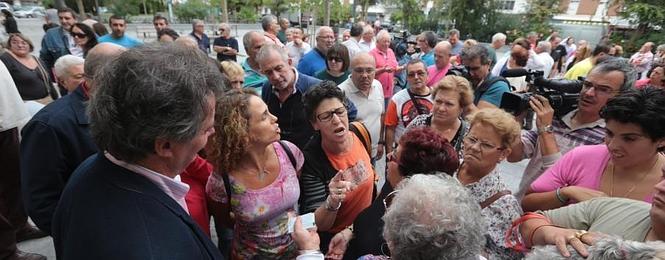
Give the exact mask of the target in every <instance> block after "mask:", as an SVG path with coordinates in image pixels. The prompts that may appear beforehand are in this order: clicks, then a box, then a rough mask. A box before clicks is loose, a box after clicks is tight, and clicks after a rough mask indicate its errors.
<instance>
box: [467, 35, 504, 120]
mask: <svg viewBox="0 0 665 260" xmlns="http://www.w3.org/2000/svg"><path fill="white" fill-rule="evenodd" d="M461 57H462V64H464V67H465V68H466V70H467V71H468V74H469V75H468V77H469V81H470V82H471V87H472V88H473V92H474V93H473V96H474V98H473V104H474V105H475V106H476V107H478V108H498V107H499V106H500V105H501V97H502V96H503V93H504V92H510V86H509V85H508V81H506V79H504V78H502V77H497V76H492V75H491V74H490V64H491V63H492V60H490V57H489V52H488V51H487V48H485V47H483V46H480V45H475V46H472V47H471V48H464V49H463V50H462V54H461Z"/></svg>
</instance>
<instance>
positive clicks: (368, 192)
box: [324, 132, 375, 233]
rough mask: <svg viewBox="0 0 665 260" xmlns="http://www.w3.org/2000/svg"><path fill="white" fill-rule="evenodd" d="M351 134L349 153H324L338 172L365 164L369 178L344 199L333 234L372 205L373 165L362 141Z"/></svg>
mask: <svg viewBox="0 0 665 260" xmlns="http://www.w3.org/2000/svg"><path fill="white" fill-rule="evenodd" d="M349 134H350V135H351V136H353V144H352V145H351V149H350V150H349V151H347V152H344V153H341V154H331V153H328V152H326V151H325V150H324V152H325V153H326V156H327V157H328V161H330V164H332V167H333V168H335V169H336V170H338V171H340V170H345V169H347V168H350V167H353V166H355V165H356V164H357V163H363V164H365V169H366V171H365V175H367V176H365V180H364V181H363V182H362V183H360V184H358V186H357V187H356V188H355V189H354V190H353V191H351V192H348V193H347V194H346V198H344V201H343V202H342V207H340V208H339V211H337V217H336V218H335V223H334V224H333V226H332V228H331V229H330V232H331V233H337V232H340V231H342V230H343V229H344V228H346V227H348V226H349V225H351V224H353V221H354V220H355V219H356V216H358V214H360V212H362V211H363V210H364V209H365V208H367V207H369V205H370V204H372V193H373V192H374V178H375V175H374V170H373V169H372V163H371V161H370V158H369V155H368V154H367V150H365V147H364V146H363V143H362V142H361V141H360V139H358V137H357V136H356V135H355V134H353V133H352V132H349Z"/></svg>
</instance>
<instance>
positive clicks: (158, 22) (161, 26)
mask: <svg viewBox="0 0 665 260" xmlns="http://www.w3.org/2000/svg"><path fill="white" fill-rule="evenodd" d="M152 26H154V27H155V31H158V32H159V31H161V30H162V29H164V28H166V27H169V25H168V24H167V23H166V20H164V19H158V20H155V21H154V22H152Z"/></svg>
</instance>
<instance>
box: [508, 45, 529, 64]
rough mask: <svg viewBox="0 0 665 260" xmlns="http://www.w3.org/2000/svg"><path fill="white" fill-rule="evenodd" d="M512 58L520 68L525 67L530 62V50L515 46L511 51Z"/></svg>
mask: <svg viewBox="0 0 665 260" xmlns="http://www.w3.org/2000/svg"><path fill="white" fill-rule="evenodd" d="M510 58H512V59H513V60H514V61H515V63H516V64H517V65H518V66H520V67H524V66H526V63H527V62H528V61H529V50H527V49H525V48H524V47H522V46H521V45H519V44H514V45H513V48H511V49H510Z"/></svg>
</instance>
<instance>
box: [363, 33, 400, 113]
mask: <svg viewBox="0 0 665 260" xmlns="http://www.w3.org/2000/svg"><path fill="white" fill-rule="evenodd" d="M390 40H391V36H390V34H389V33H388V32H387V31H385V30H381V31H380V32H379V33H378V34H377V35H376V48H374V49H372V50H371V51H370V52H369V53H370V54H371V55H372V57H374V60H375V61H376V76H375V78H376V80H378V81H379V82H380V83H381V86H382V87H383V96H384V98H385V99H386V100H388V99H390V97H392V96H393V86H394V84H395V82H394V81H395V80H394V76H395V72H399V71H401V70H402V67H399V66H398V65H397V59H396V58H395V53H394V52H393V50H391V49H390Z"/></svg>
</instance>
